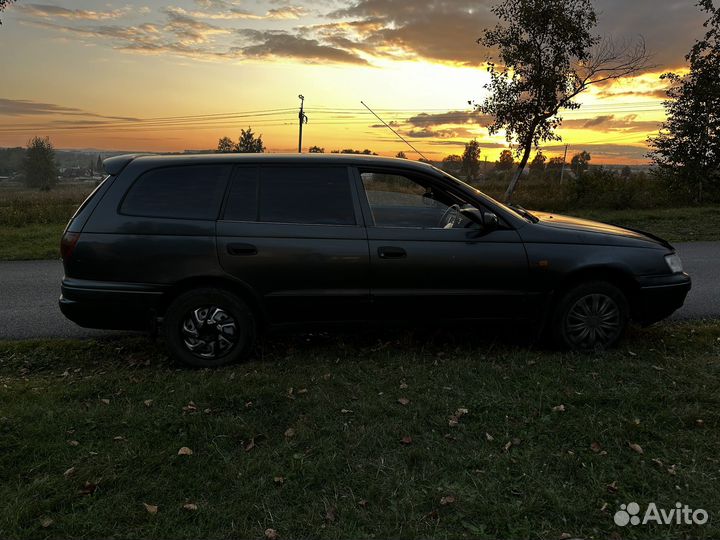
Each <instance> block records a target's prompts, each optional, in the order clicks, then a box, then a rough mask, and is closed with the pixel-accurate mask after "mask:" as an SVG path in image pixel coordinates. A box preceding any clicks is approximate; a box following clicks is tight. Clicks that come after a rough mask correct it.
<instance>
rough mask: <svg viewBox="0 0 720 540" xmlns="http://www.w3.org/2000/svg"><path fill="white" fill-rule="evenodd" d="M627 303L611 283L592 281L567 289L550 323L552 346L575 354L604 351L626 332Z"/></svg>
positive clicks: (621, 293) (620, 292)
mask: <svg viewBox="0 0 720 540" xmlns="http://www.w3.org/2000/svg"><path fill="white" fill-rule="evenodd" d="M629 311H630V309H629V306H628V301H627V298H626V297H625V295H624V294H623V292H622V291H621V290H620V289H619V288H618V287H616V286H615V285H613V284H611V283H607V282H604V281H592V282H586V283H582V284H579V285H577V286H575V287H573V288H571V289H569V290H568V291H567V292H566V293H565V294H564V295H563V296H562V297H561V298H560V301H559V302H558V304H557V306H556V308H555V312H554V316H553V321H552V333H553V337H554V339H555V342H556V343H557V344H558V345H560V346H561V347H563V348H568V349H572V350H577V351H593V350H602V349H607V348H610V347H612V346H613V345H615V344H616V343H617V342H618V340H619V339H620V338H621V337H622V335H623V333H624V332H625V328H626V327H627V324H628V319H629Z"/></svg>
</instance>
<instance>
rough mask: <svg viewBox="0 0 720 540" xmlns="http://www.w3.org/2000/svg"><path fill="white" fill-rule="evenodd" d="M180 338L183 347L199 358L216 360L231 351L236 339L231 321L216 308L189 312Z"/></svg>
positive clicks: (234, 324) (210, 307)
mask: <svg viewBox="0 0 720 540" xmlns="http://www.w3.org/2000/svg"><path fill="white" fill-rule="evenodd" d="M181 332H182V337H183V343H184V344H185V347H186V348H187V349H188V350H189V351H190V352H191V353H192V354H194V355H195V356H198V357H200V358H210V359H212V358H217V357H219V356H222V355H224V354H226V353H228V352H229V351H230V349H232V348H233V347H234V346H235V344H236V342H237V339H238V329H237V323H236V322H235V319H233V318H232V317H231V316H230V315H228V313H226V312H225V311H224V310H223V309H222V308H219V307H217V306H206V307H200V308H197V309H194V310H192V311H190V312H189V313H188V314H187V316H186V317H185V319H184V320H183V324H182V328H181Z"/></svg>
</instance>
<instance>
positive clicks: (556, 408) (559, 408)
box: [552, 404, 565, 412]
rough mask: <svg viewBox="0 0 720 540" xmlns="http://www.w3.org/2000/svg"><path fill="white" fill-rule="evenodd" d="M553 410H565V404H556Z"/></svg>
mask: <svg viewBox="0 0 720 540" xmlns="http://www.w3.org/2000/svg"><path fill="white" fill-rule="evenodd" d="M552 410H553V412H565V405H562V404H560V405H555V406H554V407H553V408H552Z"/></svg>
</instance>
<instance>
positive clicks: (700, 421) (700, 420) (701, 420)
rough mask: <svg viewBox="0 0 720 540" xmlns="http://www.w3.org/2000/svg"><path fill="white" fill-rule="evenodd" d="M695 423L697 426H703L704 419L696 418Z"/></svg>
mask: <svg viewBox="0 0 720 540" xmlns="http://www.w3.org/2000/svg"><path fill="white" fill-rule="evenodd" d="M695 425H696V426H697V427H699V428H701V427H705V420H703V419H701V418H698V419H697V420H695Z"/></svg>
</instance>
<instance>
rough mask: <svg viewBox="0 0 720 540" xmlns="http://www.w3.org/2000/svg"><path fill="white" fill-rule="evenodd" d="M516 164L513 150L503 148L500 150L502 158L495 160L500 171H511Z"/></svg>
mask: <svg viewBox="0 0 720 540" xmlns="http://www.w3.org/2000/svg"><path fill="white" fill-rule="evenodd" d="M513 165H515V158H513V153H512V150H503V151H502V152H500V158H499V159H498V160H497V161H496V162H495V168H496V169H497V170H498V171H509V170H510V169H512V168H513Z"/></svg>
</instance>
